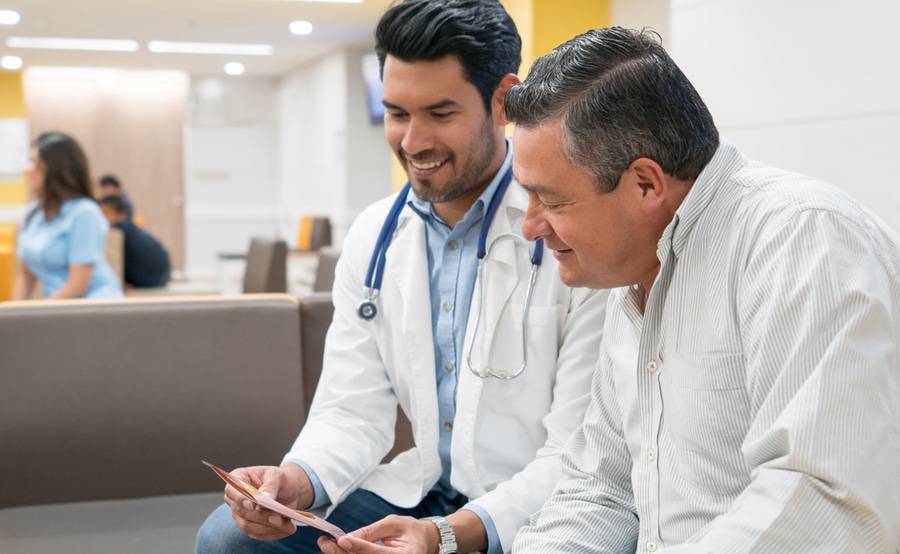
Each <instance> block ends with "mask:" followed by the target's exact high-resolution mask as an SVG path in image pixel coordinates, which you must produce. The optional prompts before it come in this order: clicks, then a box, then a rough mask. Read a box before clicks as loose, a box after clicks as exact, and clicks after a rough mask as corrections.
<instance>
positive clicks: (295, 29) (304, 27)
mask: <svg viewBox="0 0 900 554" xmlns="http://www.w3.org/2000/svg"><path fill="white" fill-rule="evenodd" d="M288 29H290V30H291V32H292V33H294V34H295V35H308V34H310V33H311V32H313V24H312V23H310V22H309V21H303V20H302V19H299V20H297V21H291V24H290V25H288Z"/></svg>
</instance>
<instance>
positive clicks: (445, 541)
mask: <svg viewBox="0 0 900 554" xmlns="http://www.w3.org/2000/svg"><path fill="white" fill-rule="evenodd" d="M422 519H424V520H427V521H430V522H431V523H434V525H435V526H436V527H437V528H438V533H440V535H441V545H440V548H439V549H438V552H439V554H456V553H457V549H456V534H455V533H454V532H453V526H452V525H450V522H449V521H447V519H446V518H443V517H441V516H434V517H426V518H422Z"/></svg>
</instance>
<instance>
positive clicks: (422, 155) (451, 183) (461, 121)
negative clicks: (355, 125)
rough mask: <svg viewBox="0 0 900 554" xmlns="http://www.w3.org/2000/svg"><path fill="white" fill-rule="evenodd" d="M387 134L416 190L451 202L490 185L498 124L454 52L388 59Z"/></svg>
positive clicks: (434, 199) (424, 196)
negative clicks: (434, 58)
mask: <svg viewBox="0 0 900 554" xmlns="http://www.w3.org/2000/svg"><path fill="white" fill-rule="evenodd" d="M384 104H385V116H384V134H385V138H387V141H388V143H389V144H390V146H391V149H392V150H393V151H394V153H395V154H396V156H397V158H398V159H399V160H400V163H401V164H402V165H403V168H404V169H405V170H406V174H407V176H408V177H409V180H410V183H411V184H412V186H413V189H414V190H415V191H416V194H418V196H419V197H420V198H422V199H424V200H427V201H430V202H451V201H453V200H456V199H458V198H462V197H464V196H466V195H467V193H473V192H474V191H477V190H479V188H480V186H481V185H485V184H487V182H488V181H489V180H490V178H491V175H489V174H488V171H489V169H490V164H491V161H492V159H493V157H494V155H495V153H496V152H497V148H498V147H503V145H502V144H499V143H501V142H502V141H501V140H498V139H497V126H496V125H495V123H494V119H493V118H492V117H491V115H490V114H488V113H487V110H486V109H485V107H484V103H483V102H482V99H481V95H480V94H479V93H478V89H477V88H475V85H473V84H472V83H470V82H469V81H467V80H466V79H465V77H464V75H463V67H462V65H461V64H460V63H459V61H458V60H457V59H456V58H455V57H452V56H448V57H445V58H441V59H440V60H437V61H427V62H426V61H416V62H404V61H401V60H398V59H397V58H394V57H392V56H388V57H387V59H386V60H385V63H384Z"/></svg>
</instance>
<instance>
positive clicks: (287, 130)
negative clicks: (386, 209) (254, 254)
mask: <svg viewBox="0 0 900 554" xmlns="http://www.w3.org/2000/svg"><path fill="white" fill-rule="evenodd" d="M364 53H366V50H362V49H357V48H352V49H343V50H338V51H335V52H332V53H330V54H327V55H325V56H322V57H321V58H319V59H317V60H315V61H312V62H310V63H307V64H304V65H302V66H300V67H297V68H296V69H295V70H293V71H292V72H290V73H289V74H287V75H285V76H283V77H282V78H281V79H259V78H238V79H227V78H218V77H216V78H205V79H204V78H197V79H194V80H193V81H192V84H191V107H190V120H189V123H188V125H187V127H186V130H185V149H186V153H185V166H186V177H185V191H186V216H185V219H186V237H187V238H186V243H187V264H186V266H187V268H186V270H187V273H188V275H189V276H191V277H196V278H210V277H213V276H214V275H216V272H217V271H218V261H217V260H218V253H219V252H243V251H245V250H246V248H247V245H248V243H249V241H250V238H251V237H252V236H277V237H281V238H283V239H285V240H286V241H287V242H288V244H289V245H291V246H295V245H296V241H297V235H298V230H299V229H298V227H299V221H300V218H301V217H303V216H304V215H321V216H327V217H329V218H331V220H332V223H333V226H334V229H333V230H334V233H333V235H334V240H335V243H336V244H338V245H340V242H341V241H342V239H343V236H344V235H345V233H346V229H347V228H348V227H349V225H350V223H351V222H352V221H353V219H354V218H355V217H356V216H357V215H358V214H359V212H360V211H362V209H363V208H365V206H367V205H368V204H370V203H371V202H373V201H375V200H377V199H379V198H382V197H384V196H386V195H388V194H390V192H391V185H390V151H389V149H388V147H387V146H386V144H385V142H384V138H383V135H382V128H381V126H380V125H375V126H373V125H371V124H370V123H369V120H368V116H367V113H366V103H365V88H364V84H363V78H362V69H361V58H362V56H363V54H364Z"/></svg>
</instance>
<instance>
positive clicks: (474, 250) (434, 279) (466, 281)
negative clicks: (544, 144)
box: [297, 140, 512, 554]
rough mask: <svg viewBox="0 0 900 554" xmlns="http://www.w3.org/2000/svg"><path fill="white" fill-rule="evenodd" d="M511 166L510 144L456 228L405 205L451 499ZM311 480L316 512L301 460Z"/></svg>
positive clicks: (413, 203) (318, 496)
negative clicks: (419, 237)
mask: <svg viewBox="0 0 900 554" xmlns="http://www.w3.org/2000/svg"><path fill="white" fill-rule="evenodd" d="M511 166H512V147H511V145H510V143H509V141H508V140H507V141H506V158H505V159H504V160H503V165H502V166H501V167H500V171H498V172H497V175H495V176H494V179H493V180H492V181H491V182H490V184H489V185H488V187H487V188H486V189H485V190H484V192H482V193H481V196H479V197H478V199H477V200H476V201H475V203H474V204H472V206H471V207H470V208H469V211H467V212H466V214H465V215H464V216H463V218H462V219H461V220H460V221H459V222H458V223H457V224H456V226H455V227H453V228H452V229H451V228H450V226H449V225H447V224H446V223H445V222H444V221H443V220H442V219H441V218H440V216H438V215H437V213H435V211H434V207H433V206H432V205H431V203H430V202H427V201H425V200H422V199H421V198H419V197H418V196H416V195H415V193H414V192H413V191H412V190H410V191H409V194H408V196H407V202H406V203H407V205H408V206H409V207H410V208H411V209H412V210H413V211H414V212H415V213H416V214H417V215H418V216H419V217H420V218H421V219H422V220H423V221H424V222H425V238H426V245H427V249H428V252H427V254H428V284H429V292H430V295H431V329H432V337H433V339H434V371H435V377H436V382H437V398H438V417H439V420H438V421H439V423H438V425H439V426H440V428H439V440H438V453H439V455H440V458H441V477H440V480H439V481H438V482H437V484H436V485H435V486H434V490H436V491H437V492H440V493H441V494H443V495H445V496H447V497H450V498H452V497H455V496H456V495H457V494H459V493H458V492H457V491H456V490H454V489H453V486H452V485H451V484H450V473H451V469H452V467H451V461H450V445H451V442H452V440H453V421H454V420H455V419H456V388H457V384H458V383H459V371H460V366H461V364H462V359H461V357H462V350H463V342H464V340H465V335H466V324H467V322H468V319H469V307H470V306H471V304H472V293H473V291H474V290H475V279H476V277H477V274H478V257H477V254H478V237H479V235H480V234H481V226H482V223H483V221H484V216H485V212H486V211H487V207H488V205H489V204H490V202H491V199H492V198H493V197H494V194H495V193H496V192H497V188H498V187H499V186H500V181H501V180H502V179H503V175H504V174H505V173H506V172H507V171H509V170H510V168H511ZM297 463H298V465H300V466H301V467H302V468H303V469H304V470H305V471H306V474H307V475H308V476H309V478H310V481H312V485H313V490H314V494H315V501H314V503H313V506H312V507H313V508H320V507H322V506H325V505H327V504H329V503H330V500H329V498H328V494H327V493H326V492H325V488H324V487H323V486H322V482H321V480H319V478H318V476H316V474H315V472H314V471H313V470H312V468H310V467H309V466H308V465H306V464H305V463H303V462H297ZM462 509H464V510H470V511H472V512H474V513H475V514H476V515H477V516H478V517H479V518H480V519H481V521H482V523H483V524H484V527H485V530H486V531H487V536H488V554H502V552H503V549H502V546H501V545H500V537H499V535H498V534H497V528H496V526H495V525H494V521H493V520H492V519H491V516H490V515H489V514H488V513H487V511H486V510H485V509H484V508H482V507H481V506H479V505H478V504H475V503H471V502H470V503H468V504H466V505H465V506H463V508H462Z"/></svg>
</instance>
